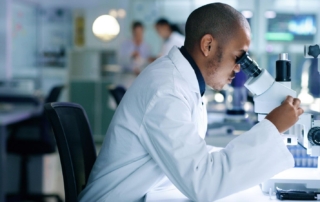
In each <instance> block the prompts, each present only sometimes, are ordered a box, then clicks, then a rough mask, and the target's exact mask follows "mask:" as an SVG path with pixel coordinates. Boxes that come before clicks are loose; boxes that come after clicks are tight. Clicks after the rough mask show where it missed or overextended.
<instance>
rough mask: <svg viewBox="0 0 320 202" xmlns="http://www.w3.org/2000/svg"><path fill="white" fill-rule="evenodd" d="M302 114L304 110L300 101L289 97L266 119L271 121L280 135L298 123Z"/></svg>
mask: <svg viewBox="0 0 320 202" xmlns="http://www.w3.org/2000/svg"><path fill="white" fill-rule="evenodd" d="M302 113H303V109H301V108H300V100H299V99H298V98H293V97H291V96H287V98H286V99H285V101H283V103H282V104H281V105H280V106H279V107H277V108H275V109H274V110H272V111H271V112H270V113H269V114H268V115H267V116H266V119H268V120H269V121H271V122H272V123H273V124H274V125H275V126H276V128H277V129H278V130H279V132H280V133H283V132H285V131H286V130H288V129H289V128H290V127H291V126H293V125H294V124H295V123H296V122H297V121H298V119H299V116H300V115H301V114H302Z"/></svg>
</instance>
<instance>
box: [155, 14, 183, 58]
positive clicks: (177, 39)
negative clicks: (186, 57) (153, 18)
mask: <svg viewBox="0 0 320 202" xmlns="http://www.w3.org/2000/svg"><path fill="white" fill-rule="evenodd" d="M156 30H157V32H158V34H159V36H160V37H161V38H162V39H163V44H162V47H161V51H160V54H159V56H163V55H167V54H168V53H169V51H170V50H171V48H172V47H174V46H177V47H181V46H183V44H184V39H185V37H184V36H183V35H182V34H181V33H180V32H179V30H178V27H177V26H175V25H172V24H170V23H169V21H168V20H167V19H164V18H161V19H159V20H158V21H157V22H156Z"/></svg>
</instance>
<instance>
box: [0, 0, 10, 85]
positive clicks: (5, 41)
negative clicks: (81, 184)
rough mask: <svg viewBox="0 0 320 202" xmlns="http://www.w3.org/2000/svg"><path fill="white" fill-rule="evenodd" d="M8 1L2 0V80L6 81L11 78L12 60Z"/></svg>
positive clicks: (0, 51)
mask: <svg viewBox="0 0 320 202" xmlns="http://www.w3.org/2000/svg"><path fill="white" fill-rule="evenodd" d="M9 6H10V5H9V1H8V0H0V79H5V78H8V77H10V69H8V66H9V65H10V60H9V59H8V58H9V56H10V53H8V50H9V47H10V46H9V43H10V32H9V30H8V29H7V28H8V25H9V24H8V22H9V20H10V15H9V14H10V10H9V9H8V8H9Z"/></svg>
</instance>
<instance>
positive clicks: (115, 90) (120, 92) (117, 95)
mask: <svg viewBox="0 0 320 202" xmlns="http://www.w3.org/2000/svg"><path fill="white" fill-rule="evenodd" d="M108 90H109V92H110V94H111V95H112V96H113V98H114V100H115V101H116V103H117V106H118V105H119V104H120V101H121V99H122V97H123V96H124V94H125V93H126V89H125V88H124V87H122V86H116V87H109V88H108Z"/></svg>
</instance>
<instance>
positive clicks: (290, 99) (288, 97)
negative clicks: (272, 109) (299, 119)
mask: <svg viewBox="0 0 320 202" xmlns="http://www.w3.org/2000/svg"><path fill="white" fill-rule="evenodd" d="M285 101H286V102H289V103H290V104H291V103H292V102H293V97H291V96H290V95H288V96H287V98H286V100H285Z"/></svg>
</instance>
